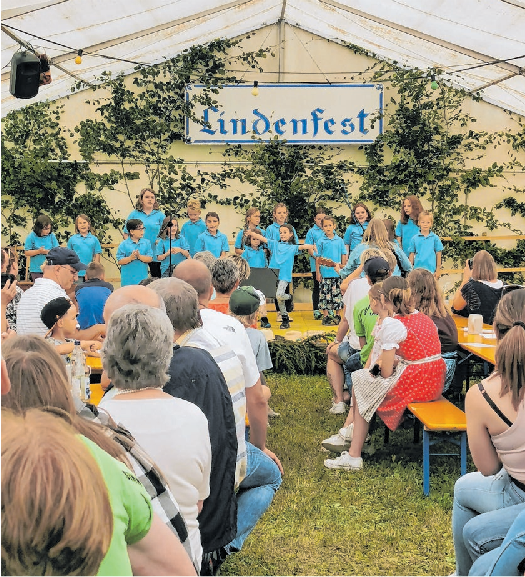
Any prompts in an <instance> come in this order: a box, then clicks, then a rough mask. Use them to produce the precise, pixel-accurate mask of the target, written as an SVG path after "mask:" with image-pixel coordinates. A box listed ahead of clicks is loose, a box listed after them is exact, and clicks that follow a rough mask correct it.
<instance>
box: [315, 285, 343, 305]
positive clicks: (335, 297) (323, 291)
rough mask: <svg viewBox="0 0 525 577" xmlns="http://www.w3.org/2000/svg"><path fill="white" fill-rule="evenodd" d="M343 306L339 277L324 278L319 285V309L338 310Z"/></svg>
mask: <svg viewBox="0 0 525 577" xmlns="http://www.w3.org/2000/svg"><path fill="white" fill-rule="evenodd" d="M342 308H343V294H342V293H341V279H340V278H324V279H322V280H321V283H320V285H319V310H322V311H340V310H341V309H342Z"/></svg>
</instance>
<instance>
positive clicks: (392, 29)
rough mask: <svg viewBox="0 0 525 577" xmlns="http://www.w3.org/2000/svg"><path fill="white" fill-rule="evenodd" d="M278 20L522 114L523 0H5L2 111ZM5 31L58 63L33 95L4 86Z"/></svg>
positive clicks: (14, 46) (12, 47)
mask: <svg viewBox="0 0 525 577" xmlns="http://www.w3.org/2000/svg"><path fill="white" fill-rule="evenodd" d="M279 21H284V22H285V23H287V24H290V25H292V26H297V27H299V28H302V29H303V30H306V31H308V32H311V33H314V34H316V35H318V36H320V37H322V38H326V39H329V40H333V41H335V42H349V43H352V44H355V45H357V46H360V47H362V48H364V49H366V50H369V51H371V52H373V53H375V54H376V55H377V56H379V57H381V58H385V59H387V60H390V61H393V60H395V61H397V62H398V63H400V64H401V65H405V66H407V67H410V68H415V67H418V68H421V69H428V68H431V67H439V68H442V69H444V70H445V71H446V76H447V78H448V79H449V80H450V82H451V83H453V84H454V85H455V86H457V87H462V88H465V89H467V90H472V91H476V90H478V89H480V88H483V92H482V96H483V98H484V100H486V101H488V102H490V103H492V104H494V105H496V106H499V107H502V108H505V109H507V110H510V111H513V112H517V113H519V114H522V115H525V33H524V31H525V2H524V1H523V0H462V1H458V0H374V1H373V2H370V0H222V1H221V0H192V1H191V2H189V1H188V0H110V1H108V0H47V1H42V0H40V1H35V0H4V1H3V2H2V115H3V116H4V115H5V114H7V113H8V112H9V111H10V110H14V109H17V108H21V107H23V106H25V105H26V104H28V103H30V102H36V101H40V100H45V99H51V100H53V99H56V98H60V97H63V96H66V95H68V94H70V87H71V85H72V84H73V83H74V82H75V79H74V78H73V77H72V76H76V77H78V78H82V79H83V80H86V81H93V80H94V79H95V78H96V77H97V76H99V75H100V74H101V73H102V72H103V71H109V72H111V73H113V74H117V73H125V74H130V73H132V72H133V71H134V66H135V65H134V64H133V63H131V62H125V61H122V60H129V61H133V62H143V63H148V64H153V63H158V62H162V61H163V60H164V59H165V58H169V57H172V56H174V55H176V54H179V53H180V52H182V51H183V50H184V49H185V48H188V47H190V46H192V45H194V44H201V43H206V42H209V41H211V40H213V39H215V38H218V37H223V38H224V37H226V38H234V37H236V36H239V35H241V34H244V33H247V32H251V31H253V30H257V29H260V28H262V27H264V26H268V25H272V24H275V23H277V22H279ZM15 29H17V30H15ZM21 31H23V32H21ZM8 34H11V35H15V36H16V37H17V38H19V39H21V40H23V41H25V42H29V43H30V44H31V45H32V46H34V47H35V48H37V49H43V50H45V52H46V53H47V55H48V56H49V57H51V58H52V59H53V62H54V63H55V64H56V65H57V66H59V67H60V68H56V67H55V68H53V69H52V74H53V82H52V83H51V84H50V85H48V86H46V87H45V89H44V88H43V89H41V90H40V92H39V94H38V96H37V97H36V98H34V99H32V100H20V99H15V98H14V97H12V96H11V95H10V93H9V70H10V66H9V63H10V60H11V57H12V55H13V53H14V52H15V51H16V50H18V48H19V45H18V43H17V42H16V40H13V38H12V37H11V36H9V35H8ZM32 35H36V36H40V37H42V38H43V39H45V40H40V39H38V38H35V37H34V36H32ZM49 41H52V42H56V43H58V44H60V45H63V46H58V45H55V44H52V43H50V42H49ZM78 49H83V50H85V52H86V54H84V56H83V57H82V64H81V65H76V64H75V63H74V59H75V57H76V55H77V50H78ZM87 53H90V54H87ZM96 54H97V55H107V56H111V57H115V58H118V59H122V60H109V59H106V58H101V57H100V56H95V55H96ZM497 60H503V61H504V62H496V63H495V62H494V61H497ZM487 63H488V64H487ZM67 72H69V73H70V74H71V75H69V74H68V73H67ZM284 72H293V71H290V70H285V71H284ZM323 72H325V71H323ZM326 72H327V75H328V77H329V71H326Z"/></svg>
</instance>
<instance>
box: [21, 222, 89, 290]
mask: <svg viewBox="0 0 525 577" xmlns="http://www.w3.org/2000/svg"><path fill="white" fill-rule="evenodd" d="M52 230H53V223H52V222H51V219H50V218H49V216H47V215H45V214H41V215H40V216H39V217H37V219H36V220H35V224H34V225H33V230H32V231H31V232H30V233H29V235H28V236H27V238H26V241H25V243H24V249H25V253H24V254H25V255H26V256H29V257H31V263H30V265H29V272H30V273H31V280H32V281H33V282H35V280H36V279H37V278H40V277H42V275H43V272H42V265H43V264H44V261H45V260H46V254H47V253H48V252H49V251H50V250H51V249H52V248H55V247H57V246H58V241H57V239H56V236H55V235H54V234H53V233H52V232H51V231H52ZM81 262H82V261H81Z"/></svg>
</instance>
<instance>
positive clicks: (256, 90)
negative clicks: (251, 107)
mask: <svg viewBox="0 0 525 577" xmlns="http://www.w3.org/2000/svg"><path fill="white" fill-rule="evenodd" d="M252 94H253V95H254V96H259V81H258V80H254V81H253V88H252Z"/></svg>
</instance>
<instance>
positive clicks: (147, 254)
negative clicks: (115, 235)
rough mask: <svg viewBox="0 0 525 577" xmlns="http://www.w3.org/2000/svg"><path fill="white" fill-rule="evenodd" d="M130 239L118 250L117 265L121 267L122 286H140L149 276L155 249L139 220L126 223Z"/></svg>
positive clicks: (123, 242)
mask: <svg viewBox="0 0 525 577" xmlns="http://www.w3.org/2000/svg"><path fill="white" fill-rule="evenodd" d="M126 229H127V231H128V233H129V237H128V238H127V239H126V240H123V241H122V242H121V243H120V245H119V247H118V249H117V263H118V264H119V265H120V286H127V285H130V284H139V282H140V281H141V280H143V279H145V278H146V277H147V276H148V265H147V263H149V262H151V261H152V260H153V249H152V248H151V243H150V241H149V240H148V239H146V238H142V237H143V236H144V223H143V222H142V221H141V220H139V219H138V218H131V219H130V220H128V221H127V222H126Z"/></svg>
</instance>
